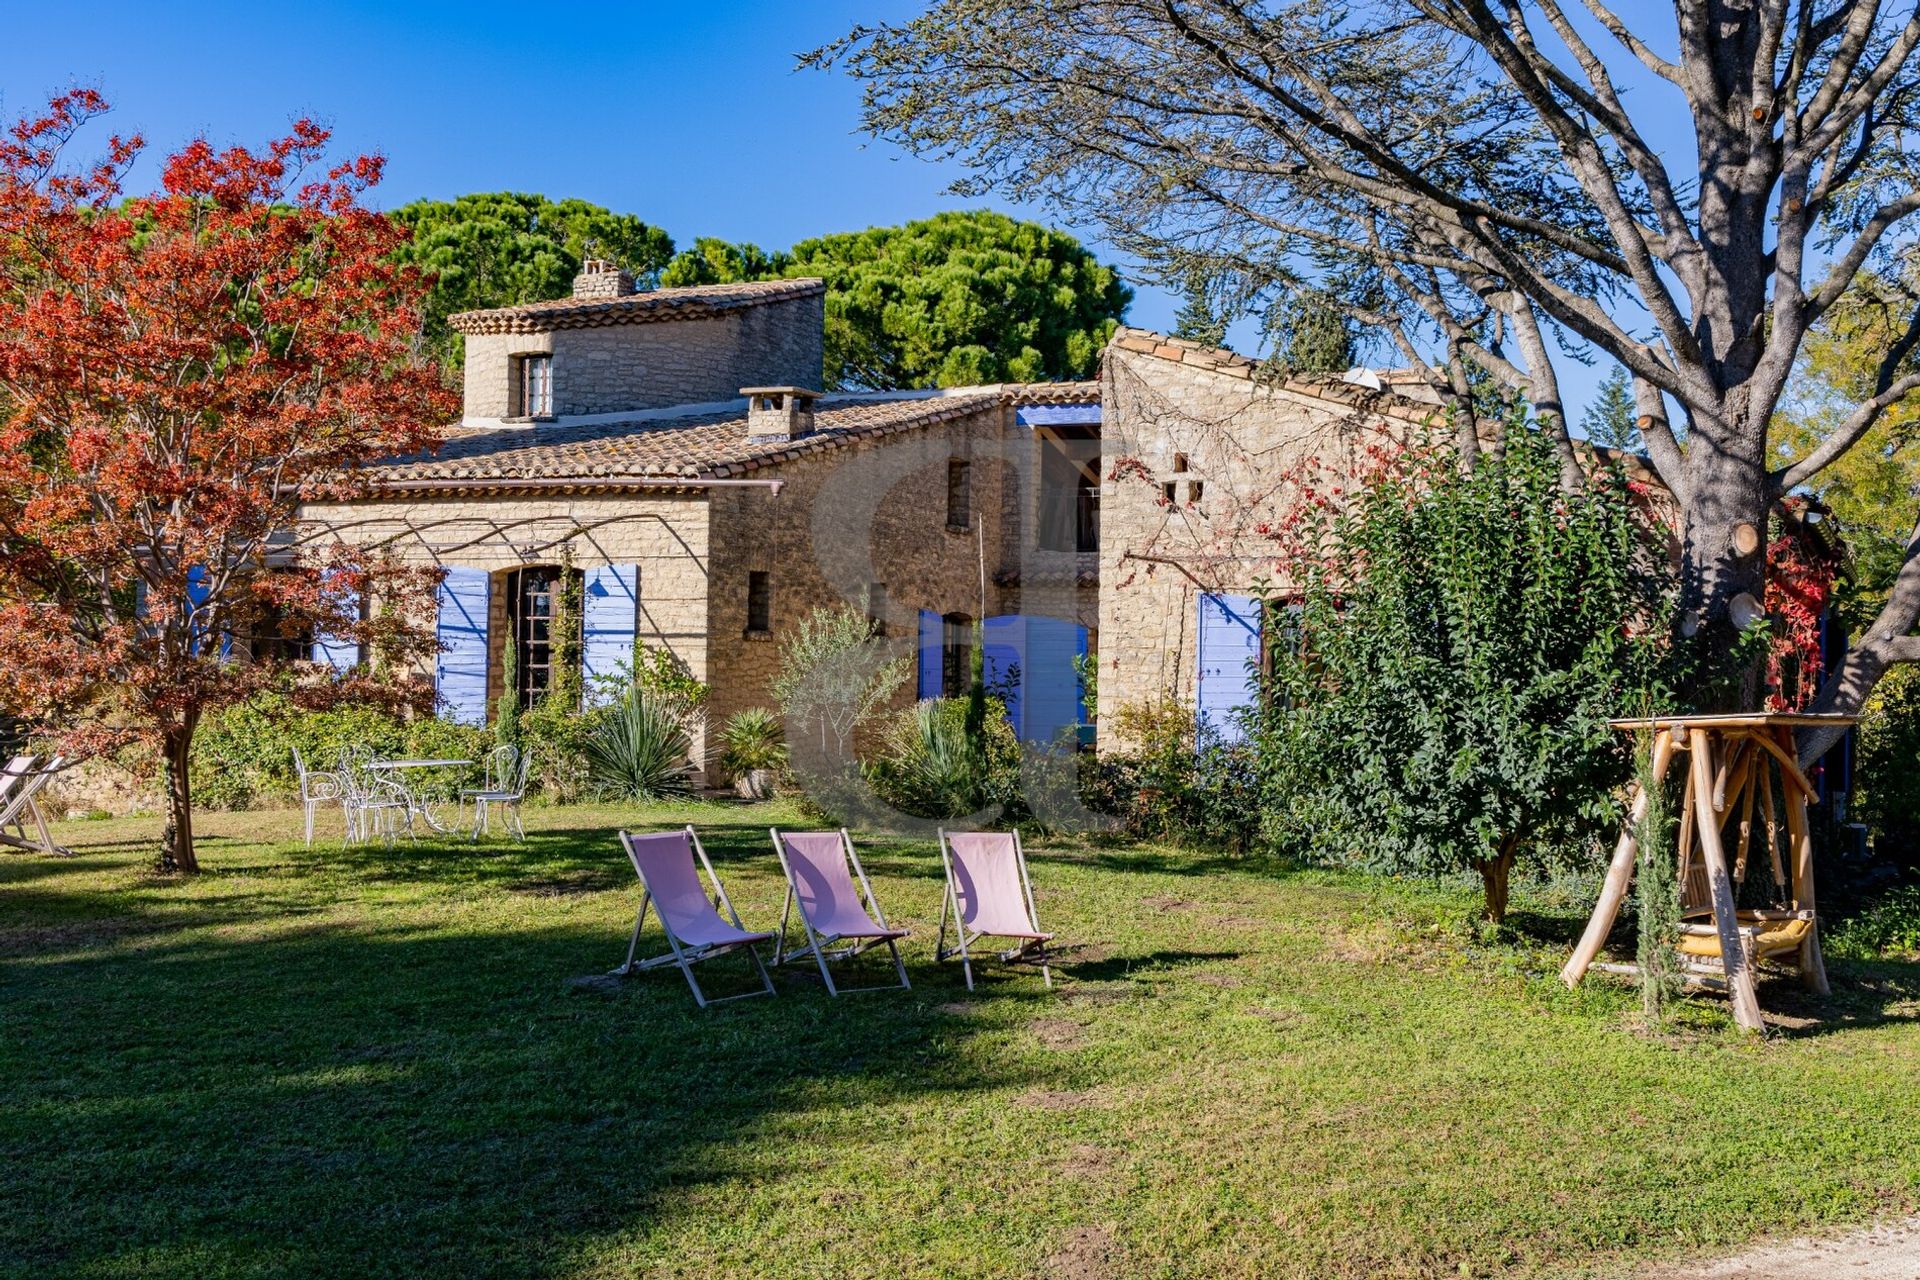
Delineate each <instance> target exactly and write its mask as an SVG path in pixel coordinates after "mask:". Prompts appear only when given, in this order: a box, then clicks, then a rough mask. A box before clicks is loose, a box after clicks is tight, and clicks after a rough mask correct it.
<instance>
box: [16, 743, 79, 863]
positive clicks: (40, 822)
mask: <svg viewBox="0 0 1920 1280" xmlns="http://www.w3.org/2000/svg"><path fill="white" fill-rule="evenodd" d="M65 765H66V757H64V756H48V757H47V758H46V759H44V760H43V759H41V758H40V757H38V756H15V757H14V758H13V759H12V760H9V761H8V762H7V765H6V768H5V769H4V770H0V845H7V846H10V847H12V848H15V849H25V850H28V851H29V852H32V853H51V854H54V855H55V856H57V857H62V858H71V857H72V856H73V850H71V849H66V848H62V847H61V846H60V845H57V844H55V843H54V842H53V834H52V832H50V831H49V830H48V829H47V815H46V814H45V813H44V812H43V811H42V810H41V808H40V801H39V799H38V796H39V794H40V791H41V789H42V788H43V787H45V786H46V785H47V784H48V783H49V782H52V781H53V779H54V775H56V774H58V773H59V772H60V770H61V769H62V768H63V767H64V766H65ZM29 818H31V819H33V824H34V826H35V828H37V829H38V831H39V833H40V838H39V839H38V840H35V839H32V838H31V837H29V836H28V835H27V826H26V824H27V819H29ZM9 826H10V827H12V828H13V830H14V834H13V835H7V834H6V832H5V831H4V828H6V827H9Z"/></svg>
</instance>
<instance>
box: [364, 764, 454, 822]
mask: <svg viewBox="0 0 1920 1280" xmlns="http://www.w3.org/2000/svg"><path fill="white" fill-rule="evenodd" d="M472 767H473V761H471V760H453V759H445V758H441V757H438V756H435V757H431V758H423V759H406V760H375V761H373V762H372V763H370V764H368V765H367V768H368V769H369V770H373V771H376V772H380V773H400V772H402V771H404V770H407V769H461V768H472ZM394 782H395V785H396V786H398V787H399V788H400V790H401V793H402V794H404V795H405V796H406V797H407V808H408V810H409V811H410V812H412V813H415V814H417V815H419V816H420V817H421V818H423V819H425V820H426V824H427V825H428V826H429V827H431V828H433V829H434V830H435V831H438V832H439V833H440V834H441V835H443V836H445V835H452V834H453V833H452V832H451V831H449V830H448V829H447V828H445V827H443V826H441V825H440V820H439V819H438V818H436V817H434V816H433V808H432V806H430V805H427V804H424V803H422V802H421V800H420V798H419V797H418V796H416V795H415V794H414V793H413V788H411V787H409V786H407V785H406V784H405V783H402V782H400V781H399V780H398V779H397V778H396V779H395V780H394Z"/></svg>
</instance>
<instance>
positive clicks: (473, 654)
mask: <svg viewBox="0 0 1920 1280" xmlns="http://www.w3.org/2000/svg"><path fill="white" fill-rule="evenodd" d="M490 585H491V584H490V583H489V581H488V577H487V572H486V570H484V569H463V568H458V567H456V568H451V569H448V570H447V576H446V580H445V581H443V582H442V583H441V584H440V621H439V636H440V660H439V662H438V664H437V665H436V667H435V670H434V691H435V692H436V693H437V694H438V695H439V698H440V702H441V705H442V706H444V707H445V708H446V714H447V718H448V719H450V720H453V721H454V722H456V723H458V724H485V723H486V722H487V596H488V592H489V588H490Z"/></svg>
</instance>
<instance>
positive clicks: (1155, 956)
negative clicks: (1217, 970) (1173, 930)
mask: <svg viewBox="0 0 1920 1280" xmlns="http://www.w3.org/2000/svg"><path fill="white" fill-rule="evenodd" d="M1240 956H1241V953H1240V952H1238V951H1149V952H1147V953H1146V954H1144V955H1118V956H1107V957H1104V958H1102V959H1099V960H1082V961H1079V962H1077V963H1076V962H1074V961H1073V960H1072V959H1070V958H1069V959H1066V960H1063V961H1062V962H1061V963H1059V964H1056V965H1055V966H1054V968H1056V969H1058V970H1059V971H1060V972H1061V973H1064V974H1066V975H1067V976H1068V977H1070V978H1075V979H1078V980H1079V981H1081V982H1113V981H1117V980H1118V979H1121V978H1127V977H1131V976H1133V975H1134V974H1136V973H1151V972H1154V971H1156V970H1167V969H1178V968H1184V967H1185V966H1187V965H1193V964H1211V963H1213V962H1214V961H1216V960H1238V959H1239V958H1240Z"/></svg>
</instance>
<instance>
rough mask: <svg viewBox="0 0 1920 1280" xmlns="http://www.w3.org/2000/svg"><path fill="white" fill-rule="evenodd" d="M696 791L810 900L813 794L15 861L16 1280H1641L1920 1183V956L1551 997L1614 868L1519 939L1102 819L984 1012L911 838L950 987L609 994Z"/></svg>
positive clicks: (94, 840)
mask: <svg viewBox="0 0 1920 1280" xmlns="http://www.w3.org/2000/svg"><path fill="white" fill-rule="evenodd" d="M688 818H691V819H693V820H694V821H697V822H698V823H700V824H701V827H702V829H703V831H705V832H706V833H708V844H709V848H710V850H711V851H712V852H713V854H714V856H715V859H716V862H717V863H718V864H719V865H720V868H721V871H722V874H723V875H724V876H725V877H726V879H727V882H728V885H729V888H730V890H731V892H732V894H733V896H734V899H735V901H736V903H737V905H738V906H739V908H740V909H741V911H742V913H743V914H744V915H745V916H746V917H747V918H748V921H749V922H750V923H752V922H756V921H758V922H767V923H769V924H770V923H771V922H772V921H773V920H774V919H775V918H776V916H777V914H778V911H779V907H780V882H779V879H778V870H777V867H776V865H775V863H774V860H773V857H772V855H771V852H770V851H769V850H768V848H767V845H766V836H765V827H766V825H767V823H768V822H770V821H782V822H791V821H794V819H795V815H794V814H793V813H792V812H791V811H789V810H787V809H784V808H782V807H780V806H770V807H761V808H756V809H740V808H702V807H693V806H690V807H684V808H675V809H671V810H654V811H649V812H644V813H639V812H634V811H622V810H612V809H568V810H550V811H544V812H541V811H536V812H534V813H532V814H530V815H529V826H530V827H531V828H532V831H531V839H530V841H529V843H528V845H527V846H525V847H524V848H522V847H517V846H513V845H510V844H505V843H496V844H494V845H491V846H482V847H481V848H480V850H478V851H476V850H474V849H473V848H471V847H469V846H467V845H465V844H452V843H448V844H424V843H423V844H422V845H420V846H418V847H406V846H402V847H401V848H398V849H395V850H391V851H388V850H384V849H371V850H369V849H353V850H345V851H343V850H341V849H340V848H339V847H338V846H337V845H334V846H328V847H318V846H317V847H316V848H314V849H313V850H312V851H308V850H305V849H303V848H301V847H300V846H299V844H298V843H297V841H294V842H289V839H288V837H289V833H290V832H292V831H293V830H294V822H295V817H294V815H287V814H233V815H212V816H209V817H208V818H206V819H205V827H206V829H207V831H208V833H209V835H208V838H207V840H206V843H205V845H204V847H203V849H202V858H203V860H204V862H205V864H206V866H207V868H208V871H207V874H205V875H204V876H202V877H200V878H199V879H197V880H194V881H191V882H182V881H174V880H165V879H160V878H156V877H154V876H152V875H150V874H149V873H148V872H147V870H146V866H147V864H148V863H149V861H150V859H151V841H152V839H153V834H154V827H153V824H151V823H148V822H141V821H125V822H84V823H73V824H69V825H67V826H66V827H65V828H64V830H63V832H62V837H63V838H64V839H65V840H67V841H68V842H69V843H71V844H73V845H74V846H75V847H76V848H77V849H78V850H79V852H80V856H79V857H78V858H76V859H73V860H70V861H65V860H53V859H47V858H38V857H31V856H25V855H20V856H14V855H0V1089H4V1091H5V1106H4V1108H0V1206H4V1208H3V1209H0V1274H4V1275H6V1276H8V1277H31V1276H52V1275H62V1276H91V1277H136V1276H137V1277H194V1278H196V1280H198V1278H201V1277H225V1276H237V1277H267V1276H274V1277H279V1276H320V1275H326V1276H351V1277H373V1276H403V1275H405V1276H414V1275H457V1276H462V1277H477V1276H513V1277H521V1276H569V1277H572V1276H582V1277H585V1276H595V1277H597V1276H648V1277H652V1276H685V1277H730V1276H741V1277H746V1276H754V1277H774V1276H777V1277H815V1276H818V1277H829V1276H831V1277H848V1276H881V1275H885V1276H890V1277H909V1276H910V1277H974V1276H981V1277H985V1276H995V1277H1000V1276H1004V1277H1032V1276H1047V1275H1061V1276H1072V1277H1101V1276H1166V1277H1174V1276H1181V1277H1281V1276H1301V1277H1316V1278H1323V1277H1343V1276H1355V1277H1358V1276H1426V1275H1446V1276H1457V1275H1461V1274H1471V1275H1488V1274H1495V1275H1529V1274H1553V1275H1559V1274H1572V1273H1580V1274H1586V1273H1589V1272H1593V1273H1610V1272H1612V1271H1614V1270H1617V1269H1620V1268H1623V1267H1625V1266H1626V1265H1628V1264H1629V1263H1630V1262H1631V1261H1632V1260H1635V1259H1639V1258H1644V1257H1647V1256H1651V1255H1656V1254H1669V1253H1675V1252H1687V1251H1692V1250H1698V1249H1703V1248H1708V1247H1713V1246H1718V1245H1723V1244H1729V1243H1733V1242H1738V1241H1741V1240H1745V1239H1748V1238H1751V1237H1753V1236H1756V1235H1759V1234H1761V1233H1765V1232H1781V1231H1788V1230H1795V1229H1800V1228H1804V1227H1811V1226H1818V1225H1821V1224H1826V1223H1838V1222H1845V1221H1853V1220H1859V1219H1863V1218H1867V1217H1871V1216H1875V1215H1878V1214H1883V1213H1888V1212H1893V1211H1898V1210H1904V1209H1909V1208H1911V1207H1912V1206H1913V1204H1914V1202H1915V1199H1916V1187H1920V1144H1916V1143H1915V1142H1914V1141H1913V1135H1914V1134H1915V1133H1920V1021H1917V1019H1920V966H1914V965H1901V964H1893V963H1880V964H1874V965H1868V964H1864V963H1859V962H1847V963H1843V964H1838V965H1836V966H1835V969H1836V972H1835V979H1836V981H1835V989H1836V995H1835V997H1834V998H1833V999H1832V1000H1831V1001H1829V1002H1824V1003H1819V1004H1811V1003H1809V1002H1808V1000H1807V999H1806V998H1804V997H1802V996H1800V995H1799V994H1798V993H1797V991H1796V990H1795V989H1794V988H1792V987H1791V986H1790V985H1788V984H1787V983H1786V982H1774V983H1769V984H1767V985H1766V986H1765V987H1764V988H1763V992H1762V1000H1763V1003H1765V1004H1767V1005H1768V1006H1769V1008H1770V1009H1773V1010H1784V1011H1786V1013H1787V1014H1788V1015H1789V1019H1788V1021H1789V1023H1790V1025H1788V1026H1786V1027H1784V1028H1783V1029H1782V1030H1781V1031H1780V1032H1779V1033H1778V1034H1776V1035H1775V1036H1773V1037H1771V1038H1770V1039H1769V1040H1768V1041H1766V1042H1765V1043H1749V1042H1744V1041H1742V1040H1741V1039H1740V1038H1739V1037H1738V1036H1737V1035H1735V1034H1734V1033H1732V1032H1730V1031H1728V1030H1727V1029H1726V1019H1725V1016H1724V1013H1723V1012H1722V1011H1721V1009H1720V1007H1719V1006H1718V1005H1717V1004H1716V1003H1714V1002H1712V1001H1710V1000H1707V1001H1700V1002H1693V1003H1690V1004H1689V1005H1688V1007H1687V1009H1686V1011H1685V1015H1684V1019H1683V1025H1682V1029H1681V1030H1678V1031H1669V1032H1665V1033H1662V1034H1659V1035H1653V1034H1648V1033H1646V1032H1645V1031H1644V1030H1643V1029H1640V1028H1638V1027H1637V1024H1636V1020H1635V1016H1634V1013H1633V1009H1634V1007H1635V1001H1634V998H1633V995H1632V993H1631V992H1629V991H1627V990H1625V989H1624V988H1621V987H1618V986H1615V985H1611V984H1609V983H1607V982H1604V981H1597V982H1590V983H1588V984H1587V985H1586V986H1584V987H1583V988H1582V989H1581V991H1579V992H1577V993H1568V992H1565V991H1564V990H1562V989H1561V988H1560V987H1559V985H1558V983H1557V982H1555V981H1554V979H1553V970H1554V969H1555V967H1556V966H1557V964H1558V962H1559V959H1560V957H1561V955H1562V954H1563V949H1564V945H1565V942H1566V941H1567V939H1568V938H1569V937H1570V936H1571V933H1572V931H1573V930H1574V929H1575V928H1576V927H1577V924H1578V920H1577V918H1576V917H1577V912H1578V907H1577V906H1574V905H1572V903H1571V899H1570V898H1567V899H1549V898H1547V897H1544V896H1542V895H1541V893H1540V892H1539V891H1535V892H1534V894H1533V896H1531V897H1529V896H1528V895H1526V894H1522V895H1521V900H1520V903H1519V907H1520V909H1521V912H1520V916H1519V923H1520V925H1521V929H1522V935H1521V937H1520V939H1519V940H1518V941H1513V940H1509V941H1504V942H1499V943H1482V942H1479V941H1476V940H1475V939H1474V938H1473V936H1472V934H1471V932H1470V931H1468V930H1466V929H1464V928H1462V927H1460V925H1459V923H1458V922H1459V921H1461V920H1463V919H1464V918H1465V917H1466V915H1467V913H1468V911H1469V909H1470V903H1471V899H1470V897H1469V896H1468V894H1467V892H1466V890H1464V889H1461V890H1459V891H1455V890H1454V889H1451V888H1445V887H1441V888H1435V887H1432V886H1415V885H1404V884H1393V883H1390V882H1383V881H1368V880H1361V879H1356V878H1347V877H1340V876H1332V875H1325V874H1301V873H1293V874H1289V873H1286V872H1283V871H1280V870H1277V869H1271V868H1267V869H1261V868H1250V867H1243V866H1238V865H1235V864H1231V863H1221V862H1217V861H1210V860H1207V859H1205V858H1200V857H1196V856H1191V855H1183V854H1178V853H1172V852H1166V851H1155V850H1130V849H1112V848H1099V847H1090V846H1087V845H1084V844H1075V843H1071V842H1061V843H1059V844H1057V845H1053V846H1042V847H1038V848H1035V849H1034V850H1033V872H1034V879H1035V882H1036V883H1035V888H1036V892H1037V893H1038V895H1039V897H1040V910H1041V913H1042V918H1043V920H1044V921H1045V922H1046V923H1047V924H1048V926H1049V927H1051V928H1054V929H1057V930H1058V931H1059V932H1060V934H1061V935H1062V937H1063V938H1064V939H1066V940H1071V941H1072V942H1075V943H1077V944H1081V945H1080V949H1078V950H1077V951H1074V952H1073V953H1072V954H1070V955H1069V956H1067V957H1066V958H1065V959H1064V961H1063V963H1062V964H1061V966H1060V983H1059V989H1058V990H1056V991H1055V992H1053V993H1052V994H1048V993H1047V992H1045V991H1044V990H1043V989H1042V988H1041V986H1040V982H1039V980H1038V977H1037V976H1036V975H1031V974H1029V973H1027V972H1026V971H1020V972H1018V973H1015V974H1006V973H1004V972H998V973H995V974H994V975H993V976H991V977H989V978H988V979H986V980H985V981H984V982H983V983H982V985H981V988H980V990H979V991H978V992H977V993H975V994H974V995H972V996H968V995H967V993H966V992H965V990H964V989H963V987H962V985H961V982H960V975H959V973H958V970H957V967H943V966H936V965H935V964H934V963H933V962H932V957H931V952H932V934H933V928H934V924H935V918H936V913H937V910H938V905H939V879H938V866H939V863H938V858H937V856H936V854H935V853H934V851H933V849H932V846H931V844H930V843H928V844H923V843H918V842H891V843H889V842H881V841H872V842H868V843H867V848H868V868H869V870H870V872H872V873H873V876H874V880H875V884H876V888H877V890H878V891H879V893H880V894H881V895H882V900H883V902H884V903H885V905H886V906H887V908H888V911H889V914H890V915H891V916H893V917H894V918H895V919H896V920H898V921H900V922H903V923H905V924H908V925H909V926H911V927H913V928H914V929H915V931H916V936H915V937H914V938H913V940H912V942H911V944H910V951H909V964H910V970H911V973H912V976H913V981H914V988H913V991H912V992H911V993H905V994H903V993H874V994H866V995H857V996H848V997H845V998H843V999H841V1000H839V1001H833V1000H829V999H828V998H827V996H826V994H825V992H824V991H823V990H822V989H821V988H820V987H819V984H818V983H817V982H814V981H808V980H807V979H805V978H804V977H803V976H801V975H799V974H785V975H781V976H780V977H779V978H778V982H779V986H780V995H779V996H778V998H776V999H773V1000H758V1001H742V1002H739V1003H736V1004H730V1005H724V1006H721V1007H719V1008H717V1009H714V1010H711V1011H708V1012H705V1013H702V1012H699V1011H697V1010H696V1009H695V1008H694V1005H693V1001H692V1000H691V998H690V997H689V995H688V993H687V990H686V986H685V984H684V982H682V981H681V979H680V977H679V976H678V975H677V974H676V973H673V972H671V971H668V972H663V973H654V974H649V975H645V976H642V977H639V978H636V979H633V980H631V981H628V982H626V983H624V984H614V986H613V989H611V990H608V989H596V988H595V987H593V986H592V985H587V986H584V987H576V986H573V985H570V983H569V979H571V978H574V977H577V976H580V975H587V974H593V973H599V972H604V971H605V970H606V969H608V968H610V967H612V966H613V965H614V964H615V963H617V962H618V960H619V959H620V958H621V955H622V953H623V951H624V947H625V942H626V933H627V930H628V929H629V927H630V926H631V922H632V912H633V910H634V908H635V906H636V899H637V892H636V890H635V887H634V884H633V881H632V876H631V873H630V871H629V869H628V868H627V867H626V865H625V863H624V860H623V859H622V857H621V855H620V853H619V851H618V848H617V846H616V844H615V843H614V842H613V840H612V839H611V836H610V831H611V829H612V828H613V827H614V826H616V825H618V824H620V823H628V824H633V825H648V824H652V825H661V824H665V823H668V822H678V821H684V820H687V819H688ZM649 940H650V941H651V942H652V943H653V944H654V945H656V946H657V945H658V934H657V932H655V931H653V930H652V929H650V930H649ZM736 959H737V958H736ZM730 966H731V968H729V967H730ZM707 971H708V972H710V973H712V974H713V975H714V977H713V986H715V987H723V986H726V985H727V983H728V982H730V981H731V982H733V983H735V984H738V983H740V982H741V981H742V980H743V977H744V965H743V964H736V963H735V960H722V961H718V962H715V963H714V964H713V965H709V966H707ZM733 989H739V987H738V986H737V985H736V986H735V987H734V988H733Z"/></svg>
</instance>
